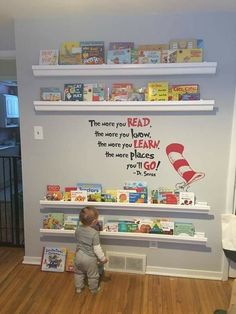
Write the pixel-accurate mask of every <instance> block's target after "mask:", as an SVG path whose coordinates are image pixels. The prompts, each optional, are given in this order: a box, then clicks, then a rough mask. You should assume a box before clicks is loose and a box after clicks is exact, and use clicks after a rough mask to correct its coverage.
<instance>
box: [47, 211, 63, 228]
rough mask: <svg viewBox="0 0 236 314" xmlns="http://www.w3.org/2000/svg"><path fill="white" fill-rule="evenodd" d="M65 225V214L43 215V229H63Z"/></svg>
mask: <svg viewBox="0 0 236 314" xmlns="http://www.w3.org/2000/svg"><path fill="white" fill-rule="evenodd" d="M63 224H64V214H63V213H49V214H43V229H62V228H63Z"/></svg>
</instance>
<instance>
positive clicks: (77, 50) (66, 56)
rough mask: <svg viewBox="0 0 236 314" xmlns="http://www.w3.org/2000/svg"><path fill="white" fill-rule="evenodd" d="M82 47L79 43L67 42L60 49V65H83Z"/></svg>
mask: <svg viewBox="0 0 236 314" xmlns="http://www.w3.org/2000/svg"><path fill="white" fill-rule="evenodd" d="M81 52H82V51H81V47H80V42H79V41H66V42H63V43H62V44H61V47H60V60H59V61H60V64H65V65H70V64H81V63H82V61H81V60H82V59H81Z"/></svg>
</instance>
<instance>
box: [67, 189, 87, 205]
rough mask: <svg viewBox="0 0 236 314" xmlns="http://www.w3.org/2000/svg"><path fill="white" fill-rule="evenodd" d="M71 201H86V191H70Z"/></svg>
mask: <svg viewBox="0 0 236 314" xmlns="http://www.w3.org/2000/svg"><path fill="white" fill-rule="evenodd" d="M71 201H73V202H87V201H88V192H87V191H84V190H78V189H77V190H76V191H71Z"/></svg>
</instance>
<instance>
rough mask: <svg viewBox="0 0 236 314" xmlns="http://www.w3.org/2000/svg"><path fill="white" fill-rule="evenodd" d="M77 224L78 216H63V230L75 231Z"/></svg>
mask: <svg viewBox="0 0 236 314" xmlns="http://www.w3.org/2000/svg"><path fill="white" fill-rule="evenodd" d="M78 224H79V214H64V225H63V226H64V229H66V230H75V229H76V228H77V226H78Z"/></svg>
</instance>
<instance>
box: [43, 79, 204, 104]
mask: <svg viewBox="0 0 236 314" xmlns="http://www.w3.org/2000/svg"><path fill="white" fill-rule="evenodd" d="M63 99H64V100H65V101H105V100H111V101H170V100H174V101H179V100H200V87H199V85H198V84H169V83H168V82H167V81H156V82H149V83H148V84H147V86H145V87H141V88H136V87H135V86H133V84H132V83H113V84H112V89H111V94H110V91H109V88H106V87H105V85H104V84H101V83H95V84H83V83H73V84H64V92H63ZM40 100H42V101H60V100H62V92H61V90H60V88H57V87H41V88H40Z"/></svg>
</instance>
